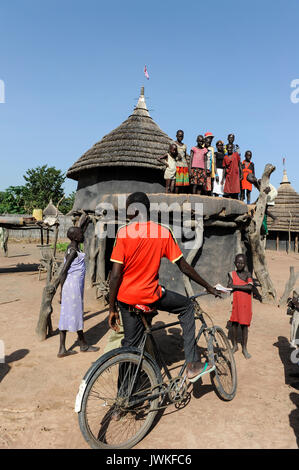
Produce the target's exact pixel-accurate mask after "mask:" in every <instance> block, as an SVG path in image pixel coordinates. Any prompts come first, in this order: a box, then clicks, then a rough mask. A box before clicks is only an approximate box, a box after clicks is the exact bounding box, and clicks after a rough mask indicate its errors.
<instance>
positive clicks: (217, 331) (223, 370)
mask: <svg viewBox="0 0 299 470" xmlns="http://www.w3.org/2000/svg"><path fill="white" fill-rule="evenodd" d="M211 335H212V338H213V343H212V344H213V355H214V363H215V367H216V369H215V371H214V372H212V373H211V381H212V384H213V386H214V388H215V391H216V393H217V395H218V396H219V397H220V398H222V399H223V400H226V401H230V400H232V399H233V398H234V397H235V395H236V392H237V368H236V363H235V359H234V354H233V352H232V349H231V347H230V344H229V341H228V339H227V337H226V334H225V333H224V331H223V330H222V328H220V327H219V326H215V327H213V331H212V332H211Z"/></svg>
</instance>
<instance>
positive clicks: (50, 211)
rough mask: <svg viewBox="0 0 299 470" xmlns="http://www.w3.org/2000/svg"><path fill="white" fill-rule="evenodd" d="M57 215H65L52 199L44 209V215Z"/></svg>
mask: <svg viewBox="0 0 299 470" xmlns="http://www.w3.org/2000/svg"><path fill="white" fill-rule="evenodd" d="M57 215H63V213H62V212H60V210H59V209H57V207H56V206H54V204H53V201H52V199H50V202H49V204H48V205H47V207H46V208H45V209H44V210H43V216H44V217H48V216H50V217H56V216H57Z"/></svg>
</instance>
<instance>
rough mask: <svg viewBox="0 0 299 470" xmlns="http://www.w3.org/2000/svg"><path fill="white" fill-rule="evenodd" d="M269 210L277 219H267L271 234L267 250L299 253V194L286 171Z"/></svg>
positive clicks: (268, 237)
mask: <svg viewBox="0 0 299 470" xmlns="http://www.w3.org/2000/svg"><path fill="white" fill-rule="evenodd" d="M269 209H270V212H271V213H272V214H273V215H274V216H275V217H276V219H275V220H272V219H271V218H270V217H268V219H267V222H268V231H269V234H268V236H267V245H266V248H267V249H271V250H275V249H276V250H285V251H287V252H289V251H295V252H296V253H298V233H299V194H298V193H297V192H296V191H295V189H294V188H293V187H292V185H291V183H290V181H289V179H288V176H287V172H286V170H284V171H283V178H282V182H281V183H280V186H279V188H278V190H277V197H276V199H275V205H274V206H273V207H269Z"/></svg>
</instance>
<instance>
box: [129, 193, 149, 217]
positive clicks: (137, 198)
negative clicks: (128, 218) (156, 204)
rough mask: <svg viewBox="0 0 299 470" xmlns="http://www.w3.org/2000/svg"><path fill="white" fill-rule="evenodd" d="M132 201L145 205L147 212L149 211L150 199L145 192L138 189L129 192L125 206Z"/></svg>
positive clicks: (132, 202)
mask: <svg viewBox="0 0 299 470" xmlns="http://www.w3.org/2000/svg"><path fill="white" fill-rule="evenodd" d="M134 203H139V204H143V205H144V206H145V207H146V210H147V212H149V211H150V201H149V198H148V197H147V195H146V194H145V193H142V192H141V191H140V192H136V193H132V194H130V195H129V196H128V199H127V207H129V206H130V205H131V204H134Z"/></svg>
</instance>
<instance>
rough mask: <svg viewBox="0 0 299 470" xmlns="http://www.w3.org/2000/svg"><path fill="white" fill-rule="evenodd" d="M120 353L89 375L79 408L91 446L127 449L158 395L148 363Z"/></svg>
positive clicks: (149, 420)
mask: <svg viewBox="0 0 299 470" xmlns="http://www.w3.org/2000/svg"><path fill="white" fill-rule="evenodd" d="M139 361H140V356H138V355H137V354H133V353H132V354H131V353H123V354H119V355H117V356H114V357H112V358H111V359H109V360H108V361H106V362H105V363H104V364H103V365H102V366H101V367H100V368H99V369H98V370H97V371H96V372H95V374H94V375H93V376H92V377H91V379H90V382H89V383H88V385H87V387H86V390H85V393H84V396H83V399H82V406H81V411H80V412H79V425H80V429H81V432H82V434H83V436H84V438H85V440H86V441H87V442H88V444H89V445H90V446H91V447H92V448H94V449H130V448H131V447H133V446H134V445H136V444H137V442H139V441H140V440H141V439H142V438H143V437H144V436H145V434H146V433H147V431H148V430H149V428H150V426H151V424H152V423H153V420H154V418H155V415H156V413H157V405H158V401H159V398H151V397H152V395H153V394H154V393H157V391H158V389H159V386H158V379H157V375H156V372H155V371H154V369H153V367H152V366H151V364H150V363H149V362H148V361H147V360H146V359H143V360H142V362H141V365H140V368H139V369H138V364H139Z"/></svg>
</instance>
